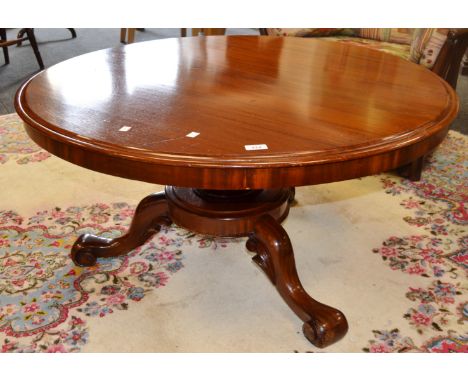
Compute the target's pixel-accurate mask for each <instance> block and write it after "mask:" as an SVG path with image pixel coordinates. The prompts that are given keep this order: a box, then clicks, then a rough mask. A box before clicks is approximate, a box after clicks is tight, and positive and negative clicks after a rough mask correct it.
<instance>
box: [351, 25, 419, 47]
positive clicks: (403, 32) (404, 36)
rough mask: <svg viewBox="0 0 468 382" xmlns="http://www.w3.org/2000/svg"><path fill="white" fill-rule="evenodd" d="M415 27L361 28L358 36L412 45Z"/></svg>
mask: <svg viewBox="0 0 468 382" xmlns="http://www.w3.org/2000/svg"><path fill="white" fill-rule="evenodd" d="M414 31H415V28H360V29H359V30H358V34H357V37H362V38H368V39H371V40H377V41H385V42H394V43H396V44H407V45H410V44H411V41H412V40H413V33H414Z"/></svg>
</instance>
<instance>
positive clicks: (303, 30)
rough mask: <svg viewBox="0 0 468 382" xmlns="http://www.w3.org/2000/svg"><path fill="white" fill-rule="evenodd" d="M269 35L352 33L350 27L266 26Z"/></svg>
mask: <svg viewBox="0 0 468 382" xmlns="http://www.w3.org/2000/svg"><path fill="white" fill-rule="evenodd" d="M266 30H267V34H268V35H269V36H285V37H323V36H335V35H341V34H344V35H351V36H352V35H354V34H355V33H356V30H354V29H351V28H266Z"/></svg>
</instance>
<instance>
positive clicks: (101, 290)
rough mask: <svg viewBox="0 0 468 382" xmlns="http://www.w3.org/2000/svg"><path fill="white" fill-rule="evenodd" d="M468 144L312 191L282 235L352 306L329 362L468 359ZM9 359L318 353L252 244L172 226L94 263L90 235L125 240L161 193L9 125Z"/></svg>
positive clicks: (5, 343)
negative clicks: (403, 171)
mask: <svg viewBox="0 0 468 382" xmlns="http://www.w3.org/2000/svg"><path fill="white" fill-rule="evenodd" d="M467 153H468V139H467V138H466V137H464V136H462V135H460V134H458V133H454V132H451V133H450V134H449V136H448V137H447V139H446V140H445V141H444V142H443V144H442V145H441V146H440V147H439V148H438V149H437V150H436V152H435V153H434V155H432V156H431V157H430V158H428V160H427V163H426V166H425V170H424V173H423V178H422V181H421V182H410V181H408V180H404V179H402V178H399V177H397V176H395V175H393V174H390V173H387V174H382V175H379V176H371V177H366V178H362V179H355V180H351V181H346V182H337V183H332V184H327V185H318V186H311V187H301V188H299V189H298V190H297V204H296V205H295V206H294V207H293V208H292V209H291V213H290V216H289V217H288V219H287V220H286V222H285V223H284V226H285V228H286V230H287V231H288V233H289V234H290V237H291V241H292V243H293V247H294V250H295V256H296V262H297V266H298V271H299V276H300V278H301V280H302V282H303V284H304V287H305V288H306V290H308V291H309V293H310V294H311V295H312V296H313V297H314V298H316V299H318V300H319V301H322V302H324V303H327V304H329V305H331V306H334V307H336V308H338V309H340V310H342V311H343V312H344V313H345V314H346V316H347V318H348V321H349V324H350V329H349V332H348V334H347V335H346V337H345V338H344V339H343V340H341V341H340V342H338V343H337V344H334V345H332V346H330V347H329V348H327V349H325V350H320V351H325V352H467V351H468V333H467V320H468V301H467V288H468V285H467V284H468V283H467V266H468V252H467V249H468V235H467V232H466V225H467V221H468V214H467V211H466V207H465V204H466V202H467V200H468V195H467V194H468V177H467V168H468V163H467V161H468V156H467ZM0 179H1V185H2V186H3V187H2V189H1V191H0V195H1V197H0V349H1V351H2V352H317V351H319V349H317V348H315V347H314V346H313V345H311V344H310V343H308V342H307V340H306V339H305V338H304V337H303V335H302V333H301V325H302V323H301V321H300V320H299V319H298V318H297V317H296V316H295V315H294V314H293V313H292V312H291V311H290V310H289V308H287V306H286V305H285V303H284V302H283V301H282V300H281V298H280V297H279V295H278V294H277V292H276V290H275V289H274V287H273V286H272V285H271V284H270V282H269V281H268V279H267V278H266V277H265V275H264V274H263V273H262V271H261V270H259V269H258V268H257V267H256V266H255V265H254V264H253V262H252V261H251V260H250V256H251V254H249V253H248V252H247V250H246V249H245V239H232V240H229V239H214V238H211V237H205V236H200V235H196V234H194V233H191V232H188V231H186V230H184V229H182V228H180V227H177V226H175V225H173V226H171V227H169V228H164V229H163V230H162V231H161V232H160V233H159V234H158V235H156V236H154V237H153V238H152V239H151V240H150V241H148V242H147V243H146V244H145V245H143V246H141V247H139V248H137V249H136V250H134V251H132V252H130V253H129V254H128V255H127V256H122V257H119V258H113V259H105V260H104V259H102V260H100V261H99V262H98V264H97V265H96V266H94V267H92V268H87V269H82V268H79V267H76V266H74V265H73V263H72V262H71V260H70V258H69V256H68V254H69V251H70V247H71V245H72V244H73V242H74V240H75V239H76V238H77V237H78V236H79V235H80V234H81V233H84V232H90V233H94V234H99V235H103V236H107V237H114V236H120V235H122V234H123V233H124V232H125V231H126V230H127V228H128V226H129V224H130V221H131V218H132V215H133V212H134V208H135V206H136V204H137V203H138V202H139V200H140V199H142V198H143V197H144V196H146V195H147V194H149V193H151V192H154V191H159V190H161V189H162V188H161V187H160V186H156V185H152V184H148V183H142V182H136V181H129V180H125V179H120V178H116V177H112V176H108V175H104V174H98V173H95V172H92V171H89V170H86V169H83V168H80V167H77V166H75V165H72V164H70V163H68V162H65V161H62V160H60V159H58V158H56V157H53V156H51V155H49V154H48V153H46V152H45V151H43V150H41V149H40V148H38V147H37V146H35V145H34V143H32V142H31V140H30V139H29V138H28V137H27V136H26V134H25V133H24V131H23V129H22V125H21V122H20V121H19V119H18V117H17V116H16V115H15V114H11V115H6V116H1V117H0Z"/></svg>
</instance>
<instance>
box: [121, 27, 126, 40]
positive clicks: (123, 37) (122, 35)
mask: <svg viewBox="0 0 468 382" xmlns="http://www.w3.org/2000/svg"><path fill="white" fill-rule="evenodd" d="M126 38H127V28H120V42H121V43H122V44H125V39H126Z"/></svg>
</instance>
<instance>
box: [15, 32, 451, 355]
mask: <svg viewBox="0 0 468 382" xmlns="http://www.w3.org/2000/svg"><path fill="white" fill-rule="evenodd" d="M16 110H17V112H18V114H19V115H20V117H21V118H22V119H23V120H24V122H25V128H26V131H27V132H28V134H29V136H30V137H31V138H32V139H33V140H34V141H35V142H36V143H37V144H38V145H39V146H42V147H43V148H44V149H46V150H47V151H49V152H51V153H52V154H55V155H57V156H58V157H60V158H63V159H65V160H67V161H70V162H72V163H75V164H77V165H80V166H83V167H86V168H89V169H92V170H95V171H100V172H103V173H106V174H111V175H116V176H120V177H124V178H129V179H137V180H141V181H146V182H152V183H157V184H166V185H168V186H166V190H165V193H157V194H153V195H149V196H147V197H146V198H145V199H143V200H142V201H141V202H140V204H139V205H138V207H137V209H136V211H135V216H134V218H133V222H132V224H131V227H130V229H129V231H128V233H127V234H125V235H124V236H122V237H120V238H115V239H106V238H102V237H96V236H93V235H89V234H85V235H82V236H81V237H79V238H78V240H77V241H76V242H75V244H74V246H73V249H72V251H71V257H72V259H73V261H74V262H75V263H76V264H78V265H81V266H90V265H93V264H94V263H95V262H96V259H97V258H99V257H111V256H119V255H123V254H125V253H127V252H129V251H130V250H132V249H134V248H135V247H137V246H139V245H142V244H143V243H144V242H145V241H146V240H148V239H149V238H150V237H151V236H152V235H153V234H155V233H156V232H158V230H159V228H160V226H161V225H162V224H171V222H175V223H177V224H179V225H181V226H183V227H185V228H187V229H189V230H193V231H195V232H199V233H202V234H208V235H219V236H248V237H249V239H248V240H247V248H248V249H249V250H250V251H252V252H256V255H255V256H254V257H253V260H254V261H255V262H256V263H257V264H258V265H259V266H260V267H261V269H263V271H264V272H265V273H266V275H267V276H268V277H269V278H270V280H271V281H272V283H273V284H274V285H275V286H276V288H277V290H278V292H279V293H280V295H281V296H282V297H283V299H284V300H285V302H286V303H287V304H288V305H289V306H290V308H291V309H292V310H293V311H294V312H295V313H296V314H297V315H298V316H299V318H300V319H301V320H302V321H304V326H303V329H304V334H305V336H306V337H307V338H308V339H309V340H310V341H311V342H312V343H313V344H314V345H316V346H318V347H324V346H327V345H330V344H331V343H333V342H335V341H337V340H339V339H340V338H342V337H343V336H344V335H345V333H346V331H347V329H348V324H347V322H346V318H345V316H344V315H343V313H341V312H340V311H339V310H337V309H334V308H332V307H330V306H327V305H324V304H322V303H320V302H317V301H315V300H314V299H313V298H311V297H310V296H309V295H308V294H307V292H306V291H305V290H304V288H303V287H302V285H301V283H300V281H299V278H298V275H297V272H296V266H295V262H294V253H293V249H292V246H291V242H290V240H289V238H288V234H287V233H286V231H285V230H284V229H283V228H282V226H281V224H280V223H281V221H282V220H283V219H285V218H286V216H287V215H288V211H289V207H290V202H291V201H292V200H293V198H294V187H296V186H305V185H312V184H318V183H326V182H334V181H339V180H344V179H352V178H356V177H360V176H365V175H370V174H377V173H380V172H382V171H387V170H390V169H400V170H401V172H402V173H404V174H406V176H408V177H410V178H411V179H418V176H419V175H420V172H421V166H422V162H423V157H424V155H426V154H427V153H428V152H430V151H431V150H433V149H434V148H435V147H436V146H437V145H438V144H439V143H440V142H441V141H442V140H443V139H444V137H445V135H446V134H447V131H448V125H449V124H450V122H451V121H452V120H453V119H454V118H455V116H456V114H457V111H458V99H457V96H456V94H455V92H454V91H453V89H452V88H450V86H449V85H447V84H446V83H445V82H444V81H443V80H442V79H441V78H439V77H438V76H436V75H435V74H434V73H432V72H430V71H429V70H427V69H425V68H423V67H422V66H418V65H416V64H413V63H410V62H406V61H404V60H402V59H400V58H397V57H394V56H391V55H389V54H385V53H381V52H377V51H373V50H369V49H366V48H361V47H355V46H349V45H346V44H343V43H336V42H328V41H324V40H320V39H305V38H281V37H267V36H262V37H257V36H242V37H240V36H239V37H234V36H229V37H225V36H216V37H193V38H182V39H166V40H158V41H151V42H144V43H138V44H133V45H129V46H124V47H116V48H113V49H107V50H102V51H98V52H93V53H89V54H85V55H82V56H79V57H76V58H73V59H71V60H68V61H64V62H62V63H60V64H58V65H55V66H53V67H51V68H49V69H47V70H45V71H43V72H41V73H39V74H37V75H36V76H34V77H33V78H31V79H30V80H29V81H27V82H26V83H25V84H24V85H23V86H22V87H21V88H20V89H19V90H18V93H17V96H16ZM311 229H313V227H311ZM350 255H352V254H350ZM336 293H339V291H336Z"/></svg>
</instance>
